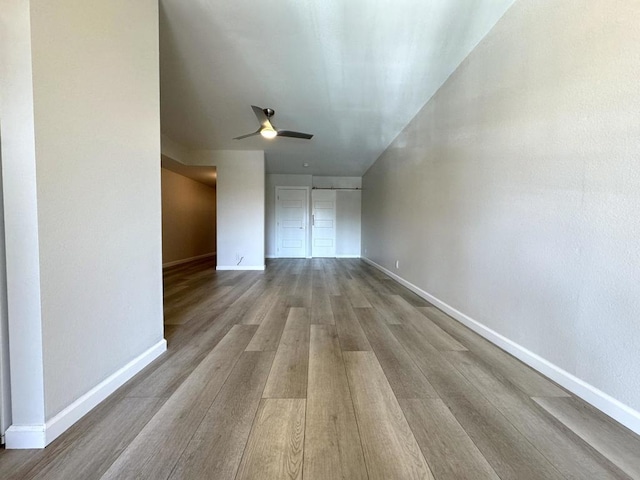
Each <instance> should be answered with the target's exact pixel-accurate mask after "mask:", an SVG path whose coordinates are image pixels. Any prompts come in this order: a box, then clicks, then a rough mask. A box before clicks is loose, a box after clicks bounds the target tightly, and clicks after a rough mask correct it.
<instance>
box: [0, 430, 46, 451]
mask: <svg viewBox="0 0 640 480" xmlns="http://www.w3.org/2000/svg"><path fill="white" fill-rule="evenodd" d="M45 428H46V426H45V425H11V426H10V427H9V428H8V429H7V431H6V433H5V435H4V440H5V445H4V447H5V448H6V449H7V450H10V449H14V450H15V449H25V448H44V447H46V446H47V441H46V435H45Z"/></svg>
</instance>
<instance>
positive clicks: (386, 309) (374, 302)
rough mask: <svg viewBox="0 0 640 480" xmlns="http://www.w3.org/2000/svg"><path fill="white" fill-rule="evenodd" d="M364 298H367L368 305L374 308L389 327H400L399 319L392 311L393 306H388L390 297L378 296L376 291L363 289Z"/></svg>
mask: <svg viewBox="0 0 640 480" xmlns="http://www.w3.org/2000/svg"><path fill="white" fill-rule="evenodd" d="M362 292H363V293H364V296H365V297H367V300H369V303H370V304H371V306H372V307H373V308H375V309H376V310H377V311H378V313H379V314H380V315H381V316H382V317H383V318H384V320H385V322H386V323H388V324H389V325H401V324H402V322H401V321H400V317H399V316H398V315H397V314H396V313H395V312H394V311H393V310H394V309H393V306H392V305H391V304H390V300H389V298H390V296H389V295H384V294H380V293H378V292H377V291H374V290H370V289H363V290H362Z"/></svg>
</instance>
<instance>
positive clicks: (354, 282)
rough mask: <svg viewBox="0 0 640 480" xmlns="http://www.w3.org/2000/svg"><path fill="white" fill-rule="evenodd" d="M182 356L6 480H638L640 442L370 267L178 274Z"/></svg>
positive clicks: (136, 382) (17, 466) (167, 289)
mask: <svg viewBox="0 0 640 480" xmlns="http://www.w3.org/2000/svg"><path fill="white" fill-rule="evenodd" d="M164 281H165V283H164V294H165V332H166V337H167V340H168V342H169V350H168V352H167V353H166V354H164V355H163V356H162V357H161V358H159V359H157V360H156V361H155V362H154V363H153V364H151V365H150V366H148V367H147V368H146V369H145V370H144V371H143V372H141V373H140V374H138V375H137V376H136V377H135V378H133V379H132V380H131V381H130V382H128V383H127V384H126V385H125V386H123V387H122V388H120V389H119V390H118V391H117V392H115V393H114V394H113V395H112V396H111V397H109V398H108V399H107V400H106V401H105V402H103V403H102V404H101V405H99V406H98V407H97V408H96V409H95V410H94V411H93V412H91V413H90V414H88V415H87V416H86V417H85V418H83V419H82V420H81V421H80V422H78V423H77V424H76V425H74V426H73V427H72V428H71V429H70V430H69V431H67V432H66V433H65V434H64V435H62V436H61V437H60V438H59V439H57V440H56V441H55V442H53V443H52V444H51V445H50V446H49V447H47V448H46V449H45V450H40V451H36V450H34V451H17V450H13V451H7V450H0V478H2V479H52V480H57V479H60V480H75V479H78V480H90V479H114V480H120V479H134V478H135V479H152V480H165V479H196V480H198V479H215V480H225V479H259V480H270V479H302V480H332V479H346V480H356V479H367V478H368V479H382V480H394V479H436V480H453V479H474V480H475V479H493V480H496V479H502V480H506V479H514V480H527V479H532V480H533V479H544V480H547V479H585V480H601V479H630V478H634V479H639V480H640V438H639V437H638V436H637V435H635V434H633V433H632V432H630V431H629V430H627V429H625V428H624V427H622V426H620V425H618V424H617V423H615V422H614V421H612V420H611V419H609V418H608V417H606V416H605V415H603V414H602V413H600V412H598V411H597V410H595V409H594V408H592V407H590V406H588V405H586V404H585V403H584V402H582V401H581V400H579V399H577V398H575V397H574V396H573V395H570V394H569V393H568V392H566V391H565V390H563V389H562V388H560V387H559V386H558V385H556V384H554V383H553V382H551V381H550V380H548V379H546V378H545V377H543V376H541V375H539V374H538V373H536V372H535V371H533V370H531V369H530V368H528V367H527V366H525V365H523V364H522V363H520V362H519V361H517V360H516V359H514V358H513V357H511V356H510V355H508V354H506V353H505V352H504V351H502V350H500V349H498V348H497V347H495V346H493V345H491V344H490V343H489V342H487V341H486V340H484V339H482V338H481V337H479V336H478V335H476V334H475V333H473V332H471V331H470V330H468V329H467V328H465V327H464V326H462V325H461V324H459V323H457V322H455V321H454V320H452V319H451V318H449V317H448V316H447V315H445V314H444V313H442V312H441V311H439V310H438V309H436V308H435V307H434V306H433V305H430V304H429V303H427V302H426V301H424V300H422V299H421V298H419V297H418V296H416V295H415V294H413V293H412V292H410V291H408V290H406V289H405V288H404V287H402V286H401V285H399V284H398V283H396V282H395V281H393V280H391V279H390V278H389V277H387V276H386V275H384V274H383V273H381V272H379V271H378V270H375V269H374V268H372V267H370V266H369V265H367V264H366V263H364V262H362V261H360V260H335V259H313V260H293V259H292V260H273V261H269V263H268V267H267V270H266V271H265V272H217V271H216V270H215V264H214V263H213V262H211V261H202V262H196V263H191V264H187V265H182V266H178V267H173V268H170V269H167V270H166V271H165V272H164Z"/></svg>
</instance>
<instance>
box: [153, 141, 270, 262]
mask: <svg viewBox="0 0 640 480" xmlns="http://www.w3.org/2000/svg"><path fill="white" fill-rule="evenodd" d="M162 154H163V155H166V156H167V157H169V158H171V159H173V160H175V161H178V162H181V163H184V164H185V165H203V166H204V165H206V166H215V167H216V171H217V180H216V182H217V188H216V194H217V226H216V230H217V236H218V239H217V268H218V269H219V270H225V269H250V270H261V269H264V266H265V263H264V258H265V255H264V246H265V242H264V238H265V235H264V219H265V173H264V152H263V151H244V150H202V151H191V150H189V149H187V148H186V147H184V146H183V145H180V144H179V143H177V142H175V141H173V140H172V139H171V138H169V137H167V136H165V135H163V136H162Z"/></svg>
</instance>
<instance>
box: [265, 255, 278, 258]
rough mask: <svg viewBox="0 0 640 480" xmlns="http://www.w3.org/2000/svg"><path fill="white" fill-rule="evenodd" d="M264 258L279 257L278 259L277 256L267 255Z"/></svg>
mask: <svg viewBox="0 0 640 480" xmlns="http://www.w3.org/2000/svg"><path fill="white" fill-rule="evenodd" d="M264 258H278V257H276V256H275V255H265V257H264Z"/></svg>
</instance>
